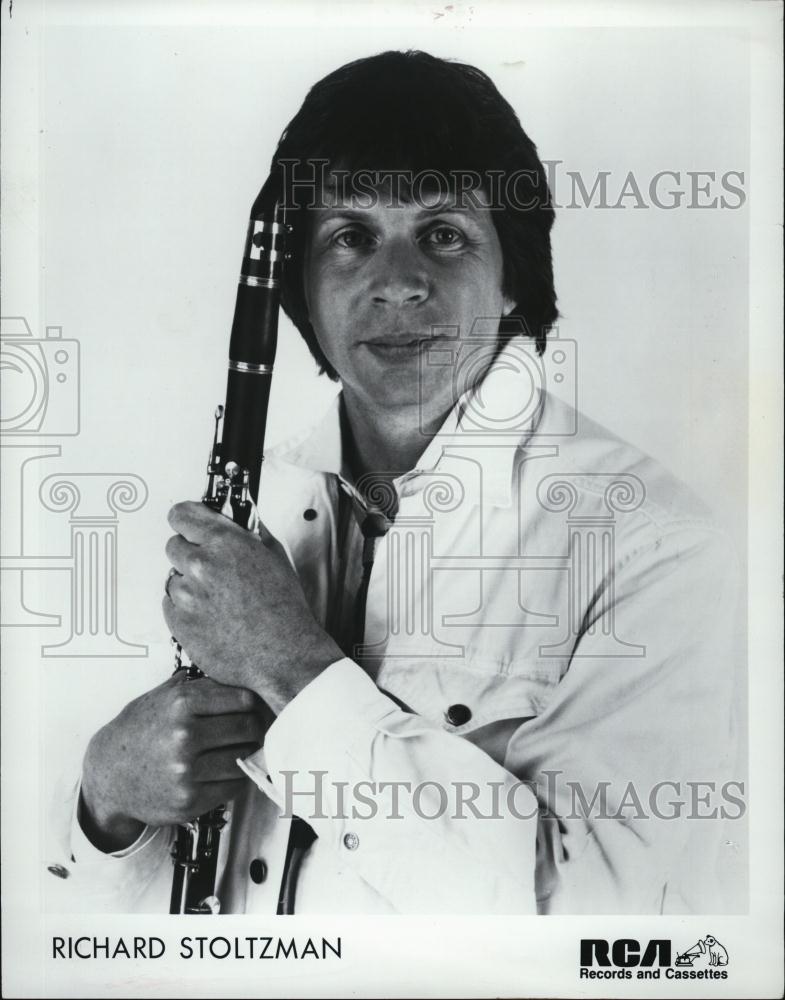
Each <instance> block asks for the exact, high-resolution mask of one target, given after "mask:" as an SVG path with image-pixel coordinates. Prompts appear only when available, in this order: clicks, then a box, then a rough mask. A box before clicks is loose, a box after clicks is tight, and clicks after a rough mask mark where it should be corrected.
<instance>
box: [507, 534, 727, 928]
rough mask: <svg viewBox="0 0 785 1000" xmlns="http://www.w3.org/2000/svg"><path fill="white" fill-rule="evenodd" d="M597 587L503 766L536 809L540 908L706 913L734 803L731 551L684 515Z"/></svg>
mask: <svg viewBox="0 0 785 1000" xmlns="http://www.w3.org/2000/svg"><path fill="white" fill-rule="evenodd" d="M601 587H602V589H603V593H601V594H596V593H595V594H594V595H592V596H593V598H594V599H593V600H592V601H591V602H589V605H588V607H589V610H588V611H587V613H586V616H585V618H584V621H583V624H582V626H581V629H580V634H579V635H578V637H577V639H576V642H575V646H574V649H573V652H572V656H571V658H570V662H569V665H568V668H567V671H566V673H565V674H564V675H563V677H562V679H561V681H560V682H559V684H557V685H556V687H555V689H554V692H553V694H552V696H551V698H550V701H549V703H548V704H547V706H546V707H545V710H544V711H543V712H542V713H541V714H540V715H539V716H538V717H537V718H535V719H533V720H531V722H529V723H527V724H526V725H524V726H522V727H520V728H519V729H518V730H517V732H516V733H515V735H514V737H513V739H512V740H511V742H510V744H509V745H508V750H507V757H506V760H505V763H506V765H507V766H508V767H509V768H510V770H511V771H513V772H514V773H515V774H517V775H519V776H520V777H521V778H524V779H527V780H530V781H532V783H533V784H534V786H535V787H536V791H537V796H538V799H539V800H540V805H541V807H542V811H543V814H544V817H543V819H542V821H541V830H540V837H539V840H538V871H537V883H538V890H539V891H538V895H539V897H540V908H541V910H543V911H544V912H550V913H576V912H593V913H603V912H605V913H657V912H670V911H676V912H691V911H694V910H696V909H698V910H702V911H703V912H717V911H718V910H722V909H723V907H724V906H727V903H723V900H722V899H721V898H720V896H721V894H718V885H719V883H720V882H721V872H718V868H717V862H718V850H719V847H720V842H721V838H723V837H724V836H727V829H728V823H730V824H733V823H734V822H738V821H741V822H743V813H744V806H743V803H742V802H740V799H741V798H742V797H743V784H742V783H741V782H739V781H738V780H737V779H738V778H739V775H738V774H737V773H735V772H734V770H733V767H734V722H733V715H732V704H733V701H734V693H735V694H738V691H739V690H740V688H739V687H738V684H739V680H738V677H739V676H740V671H738V670H737V667H738V665H739V663H740V662H741V652H742V651H741V650H740V639H741V637H742V634H743V633H742V631H741V630H740V628H739V623H738V618H737V605H738V595H739V572H738V568H737V562H736V558H735V555H734V552H733V550H732V548H731V546H730V545H729V544H728V542H727V540H726V539H725V537H724V536H723V535H722V534H721V533H720V532H718V531H715V530H713V529H711V528H710V527H706V526H698V525H695V524H689V523H685V524H683V525H681V526H676V527H673V528H671V529H669V530H668V531H667V532H663V533H661V534H660V535H659V536H658V537H656V539H654V540H653V541H652V542H651V544H648V545H647V546H646V547H643V548H640V549H639V550H638V551H635V552H634V553H628V555H627V556H626V557H625V558H624V559H623V560H621V561H620V562H619V563H617V565H616V566H615V567H614V569H613V572H612V574H611V576H610V577H608V578H606V579H605V580H604V581H602V584H601ZM734 685H737V686H736V688H735V689H734Z"/></svg>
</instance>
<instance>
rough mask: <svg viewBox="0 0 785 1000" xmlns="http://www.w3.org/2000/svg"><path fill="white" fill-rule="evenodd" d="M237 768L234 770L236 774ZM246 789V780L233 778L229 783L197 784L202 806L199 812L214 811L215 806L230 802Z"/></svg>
mask: <svg viewBox="0 0 785 1000" xmlns="http://www.w3.org/2000/svg"><path fill="white" fill-rule="evenodd" d="M237 771H238V768H235V773H237ZM247 787H248V778H246V777H242V778H233V779H232V780H229V781H205V782H200V783H199V791H200V793H201V798H202V800H203V802H204V805H203V806H202V808H201V809H199V812H200V813H201V812H206V811H207V810H208V809H215V807H216V806H219V805H223V804H225V803H227V802H231V801H232V799H234V798H237V796H238V795H240V794H241V793H242V792H243V791H245V789H246V788H247Z"/></svg>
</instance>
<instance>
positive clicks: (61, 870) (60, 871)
mask: <svg viewBox="0 0 785 1000" xmlns="http://www.w3.org/2000/svg"><path fill="white" fill-rule="evenodd" d="M46 870H47V871H49V872H51V873H52V874H53V875H56V876H57V877H58V878H68V876H69V875H70V874H71V873H70V872H69V871H68V869H67V868H66V867H65V866H64V865H47V868H46Z"/></svg>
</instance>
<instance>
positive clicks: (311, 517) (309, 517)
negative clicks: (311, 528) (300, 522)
mask: <svg viewBox="0 0 785 1000" xmlns="http://www.w3.org/2000/svg"><path fill="white" fill-rule="evenodd" d="M303 517H304V518H305V520H306V521H315V520H316V511H315V510H314V509H313V507H308V508H307V509H306V510H304V511H303Z"/></svg>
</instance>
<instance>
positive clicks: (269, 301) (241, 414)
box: [169, 174, 292, 914]
mask: <svg viewBox="0 0 785 1000" xmlns="http://www.w3.org/2000/svg"><path fill="white" fill-rule="evenodd" d="M282 197H283V196H282V192H281V191H280V188H279V187H278V185H277V180H276V177H275V175H273V174H271V175H270V178H269V179H268V181H267V183H266V184H265V185H264V187H263V188H262V190H261V191H260V193H259V195H258V196H257V198H256V200H255V201H254V203H253V206H252V208H251V217H250V221H249V223H248V235H247V238H246V242H245V252H244V254H243V262H242V267H241V269H240V279H239V283H238V286H237V302H236V305H235V310H234V320H233V322H232V335H231V340H230V344H229V372H228V378H227V386H226V403H225V405H224V406H219V407H218V409H217V410H216V413H215V434H214V437H213V446H212V449H211V451H210V458H209V460H208V465H207V488H206V490H205V493H204V496H203V497H202V502H203V503H204V504H206V505H207V506H208V507H210V508H211V509H212V510H216V511H220V512H221V513H223V514H225V515H226V516H228V517H231V518H232V520H233V521H235V522H236V523H237V524H241V525H242V526H243V527H244V528H247V529H248V530H249V531H254V530H255V529H256V527H257V524H258V514H257V506H256V505H257V501H258V498H259V480H260V478H261V472H262V457H263V451H264V432H265V425H266V423H267V404H268V402H269V398H270V382H271V378H272V373H273V362H274V360H275V348H276V342H277V337H278V307H279V300H280V290H279V286H280V279H281V269H282V266H283V261H284V257H285V256H287V255H286V253H285V250H284V241H285V237H286V236H287V234H288V233H291V231H292V227H291V226H290V225H288V224H287V223H286V220H285V212H284V208H283V205H282ZM172 641H173V643H174V646H175V673H177V672H179V671H184V672H185V678H186V680H196V679H197V678H199V677H204V676H205V674H204V672H203V671H202V670H200V668H199V667H197V665H196V664H195V663H191V662H190V661H188V658H187V656H185V654H184V652H183V649H182V647H181V646H180V644H179V643H178V642H177V640H176V639H173V640H172ZM225 825H226V817H225V806H223V805H220V806H217V807H216V808H215V809H211V810H210V811H209V812H207V813H205V814H204V815H203V816H198V817H197V818H196V819H194V820H192V821H191V822H188V823H185V824H183V825H181V826H178V827H177V833H176V836H175V841H174V845H173V847H172V860H173V862H174V879H173V881H172V897H171V904H170V907H169V912H170V913H191V914H213V913H220V911H221V903H220V900H219V899H218V897H217V896H216V894H215V889H216V885H215V883H216V874H217V867H218V848H219V844H220V838H221V830H222V829H223V827H224V826H225Z"/></svg>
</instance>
